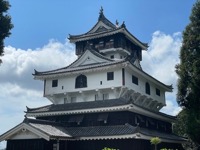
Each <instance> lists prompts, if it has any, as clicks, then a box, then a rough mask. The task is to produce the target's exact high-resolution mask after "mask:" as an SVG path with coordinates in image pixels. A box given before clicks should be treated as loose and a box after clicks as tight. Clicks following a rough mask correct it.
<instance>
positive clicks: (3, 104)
mask: <svg viewBox="0 0 200 150" xmlns="http://www.w3.org/2000/svg"><path fill="white" fill-rule="evenodd" d="M4 51H5V55H4V56H3V57H2V60H3V63H2V64H1V66H0V84H1V86H0V91H1V94H0V116H1V125H0V126H1V130H0V134H2V133H4V132H6V131H7V130H9V129H10V128H12V127H13V126H15V125H17V124H18V123H20V122H22V121H23V119H24V111H25V110H26V106H28V107H39V106H43V105H47V104H50V102H49V101H48V100H47V99H46V98H43V97H42V96H43V83H42V82H41V81H38V80H34V79H33V76H32V73H33V72H34V69H37V70H40V71H44V70H49V69H56V68H59V67H63V66H67V65H69V64H70V63H72V62H73V61H74V60H75V59H76V56H75V52H74V46H73V45H72V44H70V43H69V42H68V41H66V43H64V44H62V43H60V42H58V41H55V40H50V41H49V43H48V44H47V45H45V46H44V47H42V48H37V49H35V50H31V49H28V50H22V49H16V48H14V47H12V46H8V47H5V50H4Z"/></svg>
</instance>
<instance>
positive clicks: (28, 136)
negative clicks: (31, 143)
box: [11, 130, 40, 139]
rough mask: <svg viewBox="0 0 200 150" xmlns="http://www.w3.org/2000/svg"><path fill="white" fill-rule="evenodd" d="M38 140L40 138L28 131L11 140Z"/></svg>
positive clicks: (19, 133)
mask: <svg viewBox="0 0 200 150" xmlns="http://www.w3.org/2000/svg"><path fill="white" fill-rule="evenodd" d="M38 138H40V137H39V136H37V135H36V134H33V133H32V132H30V131H28V130H26V131H25V132H18V133H17V134H15V135H13V136H12V137H11V139H38Z"/></svg>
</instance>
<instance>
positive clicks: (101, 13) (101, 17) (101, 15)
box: [99, 6, 104, 20]
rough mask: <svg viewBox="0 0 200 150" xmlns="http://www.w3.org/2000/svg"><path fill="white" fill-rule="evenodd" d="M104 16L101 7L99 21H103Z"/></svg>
mask: <svg viewBox="0 0 200 150" xmlns="http://www.w3.org/2000/svg"><path fill="white" fill-rule="evenodd" d="M103 18H104V15H103V7H102V6H101V9H100V12H99V20H101V19H103Z"/></svg>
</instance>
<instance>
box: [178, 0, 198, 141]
mask: <svg viewBox="0 0 200 150" xmlns="http://www.w3.org/2000/svg"><path fill="white" fill-rule="evenodd" d="M199 33H200V1H197V2H196V4H195V5H194V6H193V9H192V13H191V16H190V23H189V24H188V25H187V26H186V28H185V31H184V32H183V43H182V47H181V51H180V63H179V64H178V65H177V66H176V72H177V74H178V76H179V79H178V93H177V102H178V104H179V105H180V106H181V107H182V108H183V109H184V110H185V111H184V116H185V117H184V118H182V119H184V120H182V121H183V122H182V123H183V125H184V128H185V131H186V134H187V135H188V136H189V137H190V138H191V139H192V140H193V141H194V142H195V143H197V144H200V34H199ZM182 116H183V115H182ZM180 134H182V133H180Z"/></svg>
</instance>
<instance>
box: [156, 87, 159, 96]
mask: <svg viewBox="0 0 200 150" xmlns="http://www.w3.org/2000/svg"><path fill="white" fill-rule="evenodd" d="M156 95H158V96H160V90H159V89H157V88H156Z"/></svg>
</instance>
